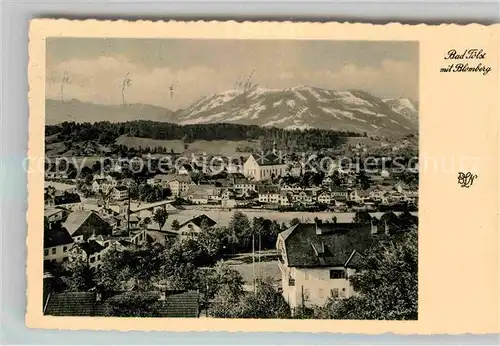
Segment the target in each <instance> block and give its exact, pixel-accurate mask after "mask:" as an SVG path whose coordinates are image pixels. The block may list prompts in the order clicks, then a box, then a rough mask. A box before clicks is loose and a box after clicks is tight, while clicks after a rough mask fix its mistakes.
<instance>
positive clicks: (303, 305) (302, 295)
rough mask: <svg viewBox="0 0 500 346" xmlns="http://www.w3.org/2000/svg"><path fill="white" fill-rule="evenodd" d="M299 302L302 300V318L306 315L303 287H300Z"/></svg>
mask: <svg viewBox="0 0 500 346" xmlns="http://www.w3.org/2000/svg"><path fill="white" fill-rule="evenodd" d="M301 291H302V292H301V300H302V316H304V315H305V314H306V305H305V302H304V286H301Z"/></svg>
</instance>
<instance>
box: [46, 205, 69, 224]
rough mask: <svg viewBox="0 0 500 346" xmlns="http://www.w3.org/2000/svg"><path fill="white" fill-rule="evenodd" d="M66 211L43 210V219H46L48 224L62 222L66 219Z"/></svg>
mask: <svg viewBox="0 0 500 346" xmlns="http://www.w3.org/2000/svg"><path fill="white" fill-rule="evenodd" d="M66 213H67V212H66V210H64V209H58V208H45V210H44V213H43V215H44V217H45V218H47V221H49V222H58V221H62V220H63V219H64V218H65V217H66Z"/></svg>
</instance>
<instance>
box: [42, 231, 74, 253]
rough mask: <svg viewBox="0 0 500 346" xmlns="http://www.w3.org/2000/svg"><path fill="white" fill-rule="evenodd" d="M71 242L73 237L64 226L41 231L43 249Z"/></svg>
mask: <svg viewBox="0 0 500 346" xmlns="http://www.w3.org/2000/svg"><path fill="white" fill-rule="evenodd" d="M72 243H73V238H71V235H70V234H69V233H68V231H67V230H66V229H65V228H56V229H48V230H45V232H44V233H43V247H44V249H47V248H50V247H54V246H59V245H66V244H72Z"/></svg>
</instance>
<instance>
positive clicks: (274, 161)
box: [252, 153, 285, 166]
mask: <svg viewBox="0 0 500 346" xmlns="http://www.w3.org/2000/svg"><path fill="white" fill-rule="evenodd" d="M252 156H253V158H254V159H255V161H256V162H257V164H258V165H259V166H276V165H284V164H285V163H284V161H283V159H282V158H281V157H279V156H278V155H276V154H274V153H268V154H263V155H259V154H252Z"/></svg>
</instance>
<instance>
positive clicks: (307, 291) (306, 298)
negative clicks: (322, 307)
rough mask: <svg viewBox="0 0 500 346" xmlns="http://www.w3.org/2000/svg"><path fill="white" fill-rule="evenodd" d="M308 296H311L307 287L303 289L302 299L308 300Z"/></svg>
mask: <svg viewBox="0 0 500 346" xmlns="http://www.w3.org/2000/svg"><path fill="white" fill-rule="evenodd" d="M310 296H311V292H310V290H309V289H308V288H306V289H304V299H305V300H308V299H309V297H310Z"/></svg>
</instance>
